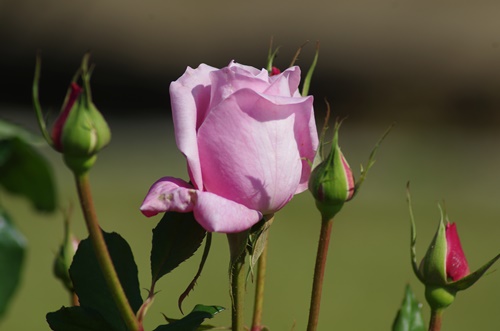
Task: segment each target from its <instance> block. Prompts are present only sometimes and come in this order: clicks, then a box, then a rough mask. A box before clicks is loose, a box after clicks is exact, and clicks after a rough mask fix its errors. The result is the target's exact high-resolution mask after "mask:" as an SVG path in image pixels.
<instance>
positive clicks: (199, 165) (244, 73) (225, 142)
mask: <svg viewBox="0 0 500 331" xmlns="http://www.w3.org/2000/svg"><path fill="white" fill-rule="evenodd" d="M299 82H300V69H299V68H298V67H292V68H289V69H287V70H285V71H284V72H283V73H280V74H277V75H273V76H269V74H268V72H267V71H266V70H264V69H262V70H258V69H256V68H253V67H249V66H245V65H241V64H238V63H234V62H231V63H230V64H229V65H228V66H227V67H225V68H222V69H217V68H213V67H210V66H208V65H205V64H201V65H200V66H199V67H198V68H196V69H192V68H189V67H188V68H187V70H186V72H185V73H184V75H182V77H180V78H179V79H178V80H177V81H175V82H172V84H171V85H170V97H171V102H172V114H173V120H174V128H175V138H176V142H177V146H178V148H179V149H180V150H181V152H182V153H183V154H184V156H185V157H186V159H187V164H188V172H189V178H190V180H191V182H190V183H187V182H185V181H183V180H181V179H177V178H173V177H163V178H161V179H160V180H158V181H157V182H156V183H154V184H153V186H152V187H151V189H150V190H149V192H148V194H147V196H146V198H145V200H144V202H143V204H142V206H141V211H142V213H143V214H144V215H146V216H148V217H149V216H153V215H156V214H158V213H160V212H166V211H176V212H191V211H192V212H193V213H194V217H195V218H196V220H197V221H198V222H199V223H200V224H201V225H202V226H203V227H204V228H205V229H206V230H207V231H210V232H224V233H231V232H240V231H243V230H246V229H248V228H250V227H251V226H252V225H254V224H255V223H257V222H258V221H259V220H260V219H261V217H262V215H266V214H272V213H274V212H276V211H278V210H279V209H281V208H283V206H284V205H286V204H287V203H288V202H289V201H290V199H292V197H293V196H294V195H295V194H297V193H300V192H303V191H304V190H306V189H307V184H308V179H309V175H310V172H311V168H310V166H309V164H310V162H311V161H312V160H313V158H314V154H315V151H316V148H317V145H318V136H317V132H316V124H315V120H314V113H313V97H312V96H308V97H302V96H301V95H300V93H299V90H298V86H299Z"/></svg>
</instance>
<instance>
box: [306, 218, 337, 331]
mask: <svg viewBox="0 0 500 331" xmlns="http://www.w3.org/2000/svg"><path fill="white" fill-rule="evenodd" d="M332 224H333V218H331V219H322V221H321V231H320V236H319V243H318V252H317V254H316V266H315V268H314V280H313V288H312V295H311V305H310V307H309V322H308V323H307V331H316V329H317V327H318V320H319V311H320V306H321V292H322V291H323V278H324V275H325V267H326V259H327V255H328V246H329V244H330V235H331V232H332Z"/></svg>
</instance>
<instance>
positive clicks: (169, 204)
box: [140, 177, 194, 217]
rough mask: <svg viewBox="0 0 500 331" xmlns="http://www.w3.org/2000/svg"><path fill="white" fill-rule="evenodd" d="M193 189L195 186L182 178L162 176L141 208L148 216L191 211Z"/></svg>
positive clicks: (150, 190) (152, 187)
mask: <svg viewBox="0 0 500 331" xmlns="http://www.w3.org/2000/svg"><path fill="white" fill-rule="evenodd" d="M192 191H194V189H193V187H192V186H191V185H190V184H189V183H187V182H185V181H183V180H182V179H179V178H174V177H163V178H160V179H159V180H158V181H156V182H155V183H154V184H153V185H152V186H151V188H150V189H149V192H148V194H147V195H146V198H145V199H144V201H143V202H142V205H141V207H140V210H141V212H142V213H143V214H144V215H145V216H147V217H151V216H155V215H156V214H159V213H163V212H166V211H176V212H181V213H186V212H190V211H192V210H193V202H192V195H193V193H192Z"/></svg>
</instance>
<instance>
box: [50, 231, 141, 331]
mask: <svg viewBox="0 0 500 331" xmlns="http://www.w3.org/2000/svg"><path fill="white" fill-rule="evenodd" d="M103 235H104V239H105V241H106V245H107V246H108V250H109V254H110V255H111V259H112V260H113V264H114V266H115V269H116V272H117V274H118V278H119V279H120V282H121V284H122V286H123V290H124V291H125V294H126V296H127V299H128V301H129V303H130V305H131V307H132V309H133V311H134V312H137V311H138V310H139V308H140V307H141V305H142V298H141V295H140V289H139V280H138V278H137V266H136V264H135V262H134V257H133V255H132V251H131V250H130V246H129V245H128V243H127V242H126V241H125V239H123V238H122V237H121V236H120V235H118V234H117V233H106V232H104V231H103ZM69 273H70V276H71V279H72V281H73V286H74V289H75V292H76V294H77V295H78V298H79V300H80V305H81V307H82V309H83V312H82V311H76V312H75V310H73V308H62V309H61V310H59V311H57V312H54V313H49V314H48V315H47V321H48V322H49V325H50V327H51V328H52V330H55V331H58V330H70V331H72V330H82V331H83V330H85V331H87V330H88V331H94V330H96V331H97V330H101V329H99V328H98V327H101V326H104V325H106V324H109V326H111V327H108V328H107V329H106V328H105V329H103V330H115V331H126V330H127V327H126V325H125V322H124V321H123V320H122V318H121V315H120V312H119V311H118V308H117V306H116V305H115V302H114V300H113V298H112V296H111V292H110V291H109V289H108V286H107V284H106V281H105V279H104V276H103V274H102V271H101V268H100V267H99V264H98V262H97V259H96V255H95V252H94V248H93V247H92V243H91V241H90V240H89V239H85V240H83V241H82V242H80V245H79V246H78V250H77V252H76V254H75V257H74V259H73V263H72V264H71V268H70V270H69ZM73 315H75V316H77V317H78V318H77V319H76V321H75V322H71V323H78V324H75V325H70V324H68V323H69V322H70V320H71V319H72V316H73ZM89 320H92V321H89ZM65 326H66V327H67V329H65V328H64V327H65ZM71 327H73V329H71Z"/></svg>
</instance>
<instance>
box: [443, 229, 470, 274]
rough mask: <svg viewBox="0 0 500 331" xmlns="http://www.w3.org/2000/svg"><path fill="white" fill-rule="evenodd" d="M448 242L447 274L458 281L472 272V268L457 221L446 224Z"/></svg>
mask: <svg viewBox="0 0 500 331" xmlns="http://www.w3.org/2000/svg"><path fill="white" fill-rule="evenodd" d="M446 244H447V246H446V275H447V276H448V277H450V278H451V279H452V280H453V281H457V280H459V279H462V278H464V277H465V276H467V275H468V274H470V270H469V265H468V263H467V259H466V258H465V253H464V251H463V249H462V244H461V243H460V238H459V237H458V232H457V225H456V224H455V223H451V224H450V223H447V224H446Z"/></svg>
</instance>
